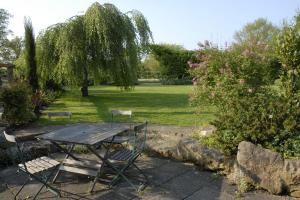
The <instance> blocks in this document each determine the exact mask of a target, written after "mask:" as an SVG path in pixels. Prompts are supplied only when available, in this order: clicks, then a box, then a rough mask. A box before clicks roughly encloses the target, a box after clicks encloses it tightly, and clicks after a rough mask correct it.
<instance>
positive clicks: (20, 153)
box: [3, 131, 27, 171]
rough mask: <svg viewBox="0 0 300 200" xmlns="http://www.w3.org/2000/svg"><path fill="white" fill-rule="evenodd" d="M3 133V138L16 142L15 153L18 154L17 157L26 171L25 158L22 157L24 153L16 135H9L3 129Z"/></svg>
mask: <svg viewBox="0 0 300 200" xmlns="http://www.w3.org/2000/svg"><path fill="white" fill-rule="evenodd" d="M3 134H4V137H5V139H6V140H7V141H8V142H11V143H15V144H16V146H17V154H18V157H19V159H20V161H21V163H22V164H23V165H24V167H25V170H26V171H27V167H26V165H25V158H24V155H23V151H22V147H21V146H20V145H19V143H18V140H17V138H16V136H14V135H9V134H7V133H6V131H3Z"/></svg>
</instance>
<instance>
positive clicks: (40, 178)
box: [3, 131, 61, 200]
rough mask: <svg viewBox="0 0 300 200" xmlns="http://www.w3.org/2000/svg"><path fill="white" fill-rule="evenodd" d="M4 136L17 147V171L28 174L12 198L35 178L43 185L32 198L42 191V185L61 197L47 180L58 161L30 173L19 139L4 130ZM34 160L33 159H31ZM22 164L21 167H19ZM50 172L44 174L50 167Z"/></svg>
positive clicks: (35, 197)
mask: <svg viewBox="0 0 300 200" xmlns="http://www.w3.org/2000/svg"><path fill="white" fill-rule="evenodd" d="M3 134H4V137H5V138H6V140H7V141H8V142H10V143H15V144H16V147H17V154H18V157H19V159H20V161H21V164H19V166H18V171H17V172H18V173H19V172H23V173H25V174H26V175H27V176H28V179H27V180H26V181H25V183H24V184H23V185H22V186H21V188H20V189H19V190H18V192H17V193H16V194H15V196H14V199H15V200H17V197H18V195H19V194H20V193H21V191H22V190H23V189H24V187H25V186H26V185H27V184H28V183H29V182H30V181H31V180H33V179H34V180H36V181H38V182H40V183H42V184H43V185H42V186H41V187H40V189H39V190H38V191H37V193H36V194H35V196H34V197H33V199H34V200H35V199H37V197H38V195H39V194H40V192H41V191H42V189H43V188H44V187H46V188H47V189H48V190H49V191H51V192H52V193H54V194H55V195H57V196H58V197H61V194H60V191H58V189H56V188H54V187H52V186H51V185H49V184H48V181H49V179H50V177H51V176H52V175H53V173H54V172H55V171H56V170H57V168H58V166H59V163H58V164H57V165H56V166H55V165H53V167H49V168H47V169H45V170H42V171H37V172H36V173H35V172H34V173H32V172H30V171H29V169H28V166H27V164H26V162H25V159H24V156H23V151H22V149H23V145H22V146H20V141H19V140H18V138H17V137H15V136H13V135H9V134H7V133H6V131H4V132H3ZM33 161H34V160H33ZM21 166H23V167H21ZM51 168H53V169H52V170H51V172H50V174H49V175H45V174H44V173H45V172H46V171H49V169H51Z"/></svg>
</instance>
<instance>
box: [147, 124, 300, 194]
mask: <svg viewBox="0 0 300 200" xmlns="http://www.w3.org/2000/svg"><path fill="white" fill-rule="evenodd" d="M186 131H188V130H187V129H184V128H182V133H180V131H179V130H177V131H175V132H164V131H162V130H158V129H156V128H155V127H151V128H149V134H148V135H149V137H148V140H147V150H148V152H149V153H152V154H158V155H160V156H162V157H168V158H173V159H176V160H180V161H190V162H192V163H194V164H196V165H198V166H200V167H201V168H203V169H206V170H211V171H216V172H218V173H221V174H224V175H226V176H227V178H228V180H229V181H230V182H231V183H233V184H239V182H240V180H243V181H245V182H246V183H248V184H250V185H253V186H254V187H255V188H257V187H259V188H262V189H265V190H267V191H268V192H270V193H272V194H277V195H278V194H289V195H290V196H293V197H300V160H294V159H284V158H283V157H282V156H281V155H280V154H279V153H276V152H273V151H271V150H268V149H264V148H262V147H260V146H257V145H254V144H252V143H250V142H245V141H243V142H241V143H240V144H239V151H238V154H237V157H227V156H225V155H224V154H223V153H222V152H220V151H218V150H216V149H212V148H208V147H206V146H205V145H202V144H200V143H199V142H198V141H197V140H195V139H192V138H191V136H192V134H191V132H190V133H186ZM190 131H191V130H190Z"/></svg>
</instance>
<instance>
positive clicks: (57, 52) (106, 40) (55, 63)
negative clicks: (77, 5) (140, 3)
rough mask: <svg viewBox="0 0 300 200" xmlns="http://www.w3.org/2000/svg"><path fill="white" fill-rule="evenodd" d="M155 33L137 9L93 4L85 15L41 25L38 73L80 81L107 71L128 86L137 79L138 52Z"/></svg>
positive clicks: (64, 80)
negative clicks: (131, 9)
mask: <svg viewBox="0 0 300 200" xmlns="http://www.w3.org/2000/svg"><path fill="white" fill-rule="evenodd" d="M151 39H152V33H151V31H150V28H149V25H148V22H147V20H146V19H145V17H144V16H143V15H142V13H140V12H139V11H136V10H134V11H130V12H127V13H122V12H121V11H120V10H119V9H118V8H117V7H115V6H114V5H112V4H103V5H100V4H99V3H97V2H96V3H94V4H92V5H91V6H90V7H89V8H88V9H87V11H86V12H85V14H84V15H79V16H74V17H71V18H70V19H68V20H67V21H66V22H64V23H60V24H55V25H52V26H50V27H48V28H47V29H46V30H45V31H43V32H42V33H41V34H40V35H39V36H38V39H37V44H38V64H39V74H40V76H41V78H42V80H43V84H44V83H45V82H46V81H47V80H51V79H52V80H55V81H56V82H60V83H64V84H68V85H77V86H81V89H82V95H83V96H87V95H88V90H87V89H88V80H89V77H92V78H93V79H94V80H100V79H101V77H102V76H103V75H104V74H105V75H107V74H108V75H109V76H110V77H111V79H112V80H113V81H114V82H115V83H116V84H117V85H120V86H122V87H123V88H125V89H128V88H130V87H131V86H132V85H133V84H134V83H135V81H136V79H137V74H136V71H137V66H138V60H139V56H140V55H141V54H143V53H145V52H147V50H148V44H149V43H150V41H151Z"/></svg>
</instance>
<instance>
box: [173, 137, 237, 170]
mask: <svg viewBox="0 0 300 200" xmlns="http://www.w3.org/2000/svg"><path fill="white" fill-rule="evenodd" d="M177 153H178V157H181V159H182V160H185V161H191V162H193V163H195V164H197V165H198V166H201V167H202V168H204V169H208V170H212V171H219V172H220V171H221V172H223V173H224V174H229V173H230V172H231V170H232V167H233V163H234V159H232V158H230V157H227V156H225V155H224V154H223V153H222V152H220V151H218V150H216V149H212V148H208V147H206V146H205V145H202V144H200V143H199V142H198V141H196V140H193V139H183V140H181V141H180V142H179V144H178V147H177Z"/></svg>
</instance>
